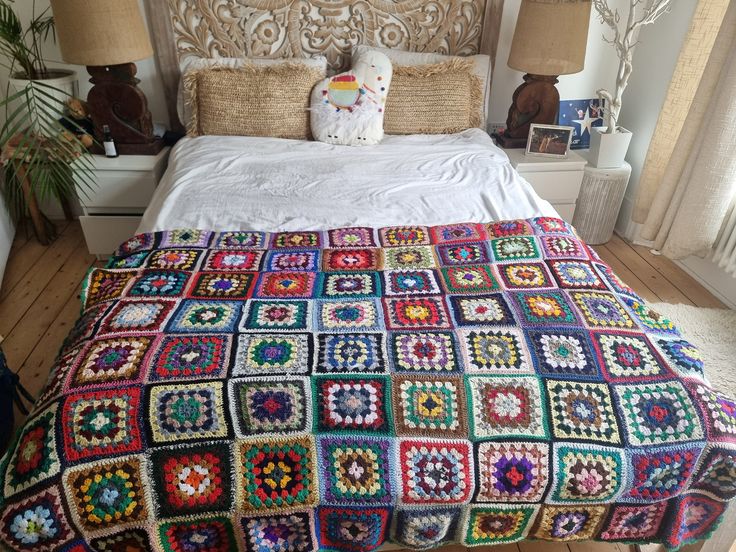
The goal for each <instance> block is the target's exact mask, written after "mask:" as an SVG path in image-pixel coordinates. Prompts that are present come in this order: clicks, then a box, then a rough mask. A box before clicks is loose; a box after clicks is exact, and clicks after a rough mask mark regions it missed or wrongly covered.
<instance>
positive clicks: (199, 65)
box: [176, 56, 327, 128]
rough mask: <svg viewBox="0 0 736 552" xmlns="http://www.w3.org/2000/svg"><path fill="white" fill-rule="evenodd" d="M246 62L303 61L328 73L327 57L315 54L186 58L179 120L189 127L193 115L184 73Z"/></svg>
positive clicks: (178, 102) (178, 101) (181, 66)
mask: <svg viewBox="0 0 736 552" xmlns="http://www.w3.org/2000/svg"><path fill="white" fill-rule="evenodd" d="M246 63H252V64H254V65H278V64H280V63H303V64H304V65H306V66H307V67H316V68H318V69H321V70H322V72H323V73H327V58H326V57H324V56H314V57H311V58H279V59H270V58H246V57H242V58H195V57H190V58H186V59H185V60H183V61H182V62H181V63H180V64H179V72H180V74H181V78H180V79H179V90H178V91H177V97H176V110H177V112H178V113H179V121H180V122H181V124H182V125H184V128H187V126H188V124H189V118H190V117H191V115H192V113H191V109H190V108H189V106H187V105H186V101H185V100H184V98H185V95H184V85H183V82H184V75H185V74H186V73H188V72H189V71H196V70H197V69H206V68H207V67H212V66H215V65H216V66H218V67H229V68H231V69H237V68H239V67H242V66H243V65H245V64H246Z"/></svg>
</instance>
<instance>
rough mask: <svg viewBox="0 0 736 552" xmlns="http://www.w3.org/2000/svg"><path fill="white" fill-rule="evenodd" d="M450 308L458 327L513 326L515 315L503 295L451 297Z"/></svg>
mask: <svg viewBox="0 0 736 552" xmlns="http://www.w3.org/2000/svg"><path fill="white" fill-rule="evenodd" d="M450 306H451V308H452V313H453V315H454V317H455V324H457V325H458V326H512V325H514V323H515V322H514V315H513V314H512V313H511V309H510V308H509V304H508V301H507V300H506V298H505V297H504V295H503V294H502V293H491V294H489V295H478V296H470V297H467V296H463V295H451V296H450Z"/></svg>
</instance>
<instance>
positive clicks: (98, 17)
mask: <svg viewBox="0 0 736 552" xmlns="http://www.w3.org/2000/svg"><path fill="white" fill-rule="evenodd" d="M51 7H52V9H53V11H54V21H55V23H56V34H57V38H58V41H59V48H60V49H61V57H62V59H63V60H64V61H66V62H67V63H74V64H76V65H87V66H104V65H119V64H121V63H129V62H131V61H139V60H141V59H146V58H149V57H151V56H152V55H153V48H152V47H151V41H150V39H149V37H148V31H147V30H146V26H145V23H144V22H143V17H142V15H141V11H140V8H139V6H138V0H51Z"/></svg>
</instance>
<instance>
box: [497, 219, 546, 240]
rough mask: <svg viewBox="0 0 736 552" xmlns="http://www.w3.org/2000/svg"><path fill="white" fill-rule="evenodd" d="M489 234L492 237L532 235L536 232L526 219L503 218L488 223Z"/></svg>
mask: <svg viewBox="0 0 736 552" xmlns="http://www.w3.org/2000/svg"><path fill="white" fill-rule="evenodd" d="M487 228H488V235H489V236H490V237H492V238H506V237H508V236H530V235H532V234H533V233H534V231H533V230H532V227H531V226H530V225H529V223H528V222H527V221H525V220H502V221H499V222H491V223H490V224H488V225H487Z"/></svg>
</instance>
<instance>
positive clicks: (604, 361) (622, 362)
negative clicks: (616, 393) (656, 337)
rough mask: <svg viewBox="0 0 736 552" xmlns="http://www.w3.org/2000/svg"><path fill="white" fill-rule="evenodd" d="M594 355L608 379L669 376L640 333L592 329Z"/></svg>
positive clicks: (638, 380) (652, 378) (643, 379)
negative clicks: (596, 330) (596, 356)
mask: <svg viewBox="0 0 736 552" xmlns="http://www.w3.org/2000/svg"><path fill="white" fill-rule="evenodd" d="M592 337H593V345H594V347H595V349H596V353H597V354H598V359H599V362H600V364H601V367H602V368H603V371H604V373H605V374H606V379H607V380H608V381H611V382H644V381H653V380H661V379H663V378H667V377H672V376H673V374H672V372H670V371H669V370H667V368H666V367H665V363H664V362H662V360H661V359H660V358H659V356H658V355H657V353H656V351H655V350H654V349H653V348H652V346H651V345H650V344H649V340H648V339H647V338H646V336H644V334H627V333H623V332H615V333H614V332H606V333H603V332H592Z"/></svg>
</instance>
